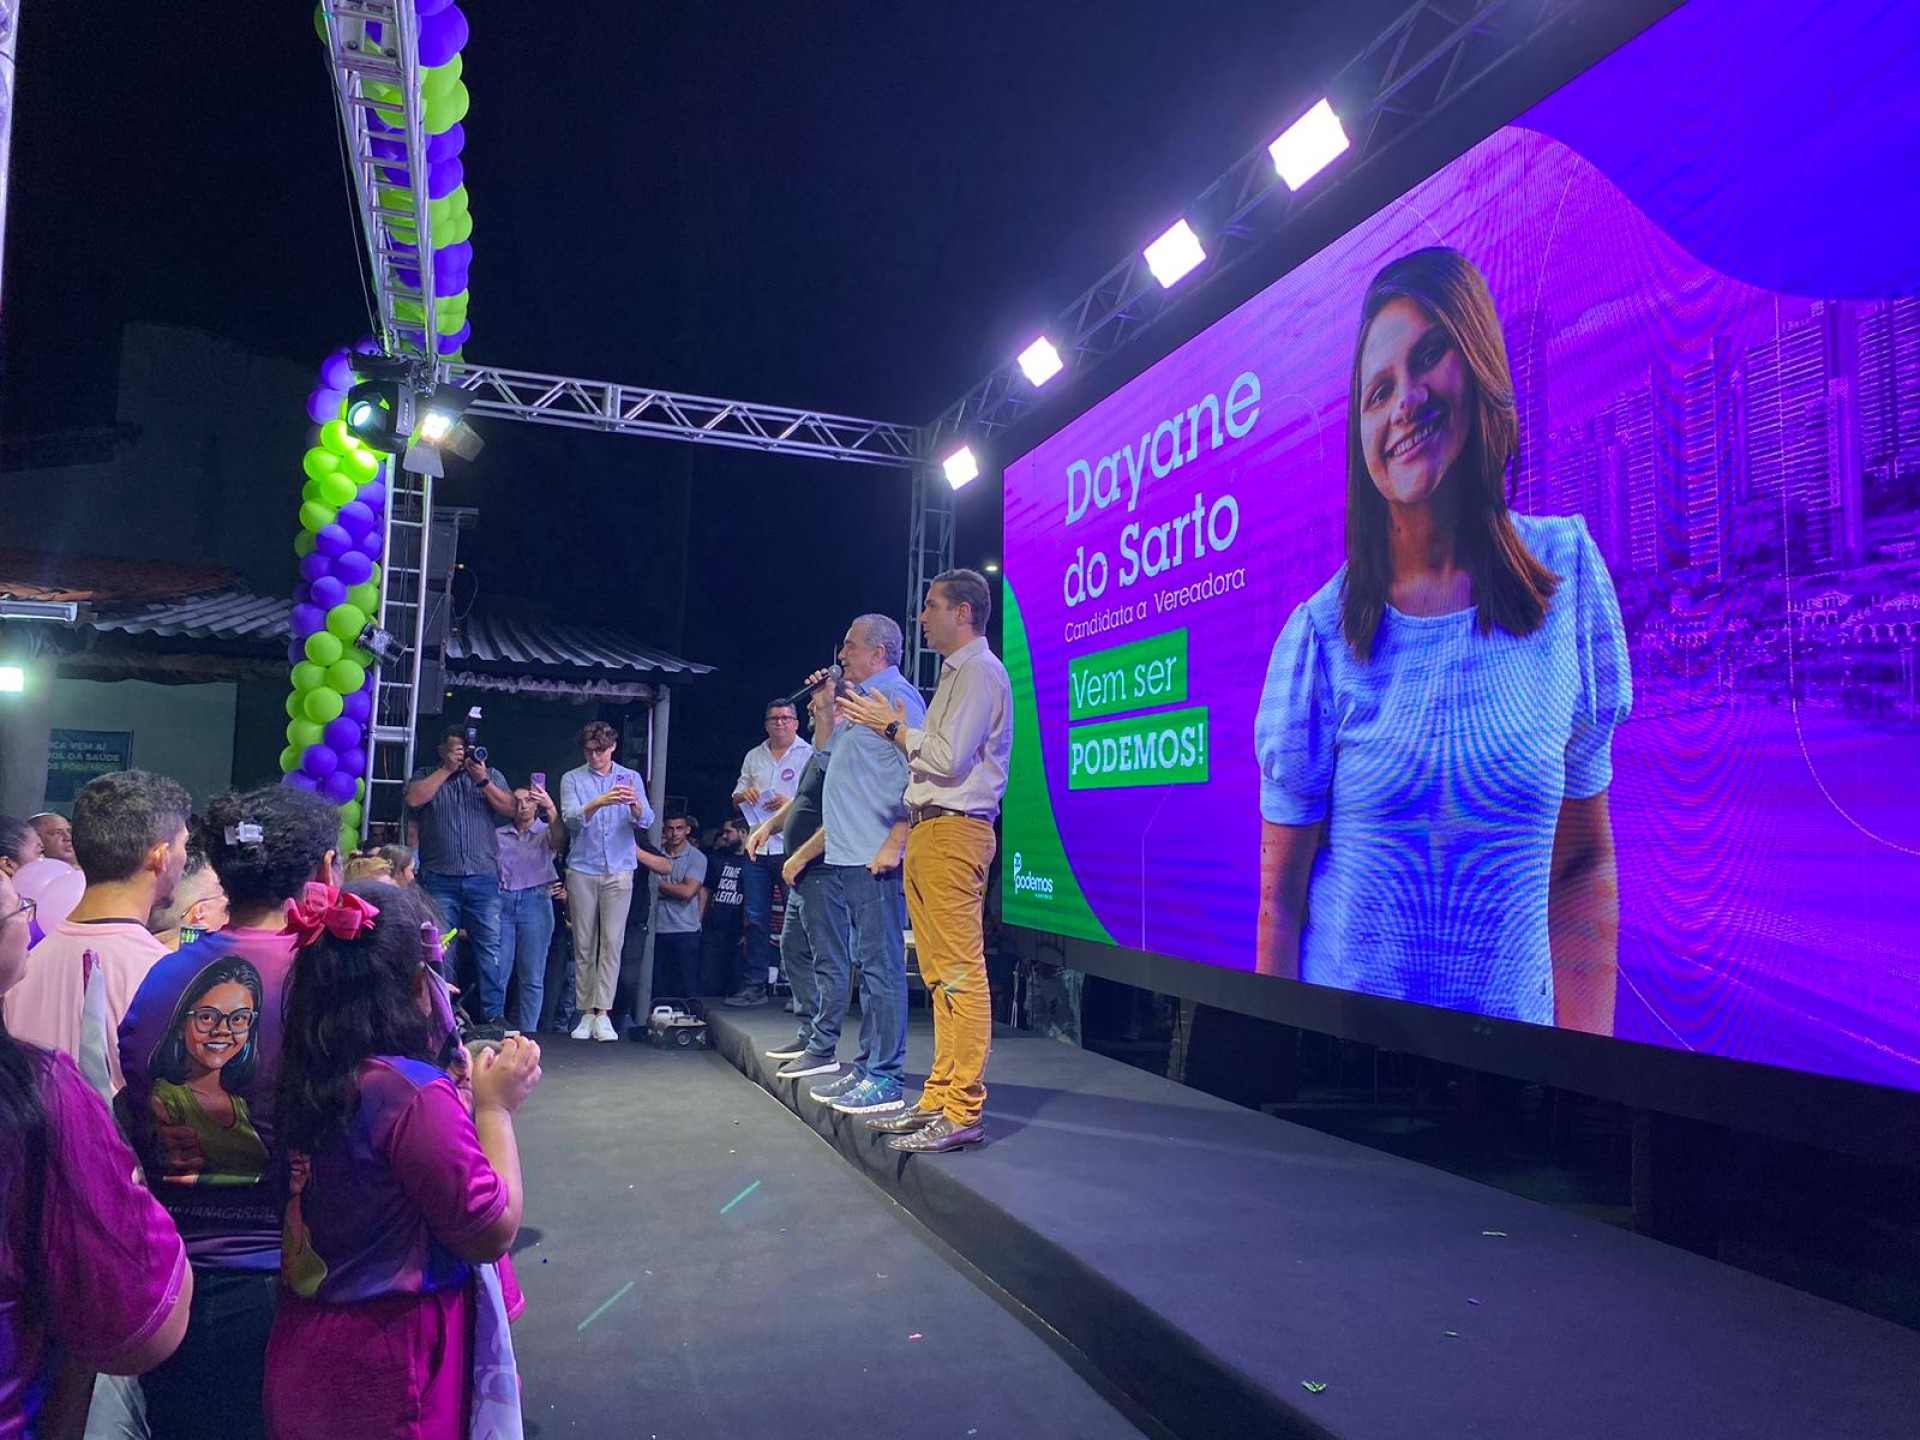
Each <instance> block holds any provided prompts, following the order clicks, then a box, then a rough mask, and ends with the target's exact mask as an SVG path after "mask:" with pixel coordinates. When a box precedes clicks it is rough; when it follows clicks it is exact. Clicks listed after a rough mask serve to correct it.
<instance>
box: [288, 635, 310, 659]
mask: <svg viewBox="0 0 1920 1440" xmlns="http://www.w3.org/2000/svg"><path fill="white" fill-rule="evenodd" d="M306 658H307V651H306V646H305V643H304V639H303V637H302V636H299V635H296V636H294V637H293V639H292V640H290V641H288V642H287V663H288V664H289V665H298V664H299V663H300V662H301V661H302V660H304V659H306Z"/></svg>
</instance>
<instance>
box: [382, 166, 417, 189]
mask: <svg viewBox="0 0 1920 1440" xmlns="http://www.w3.org/2000/svg"><path fill="white" fill-rule="evenodd" d="M380 178H381V179H382V180H384V181H385V182H386V183H387V184H389V185H398V186H400V187H401V188H402V189H403V190H404V189H411V188H412V187H413V178H412V176H411V175H410V174H409V172H408V170H407V167H406V166H404V165H382V166H381V167H380Z"/></svg>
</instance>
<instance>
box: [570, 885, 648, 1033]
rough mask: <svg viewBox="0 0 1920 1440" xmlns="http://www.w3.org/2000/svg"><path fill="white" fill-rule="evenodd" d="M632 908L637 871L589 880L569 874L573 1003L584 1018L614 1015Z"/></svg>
mask: <svg viewBox="0 0 1920 1440" xmlns="http://www.w3.org/2000/svg"><path fill="white" fill-rule="evenodd" d="M632 904H633V871H631V870H623V871H621V872H620V873H619V874H618V875H589V874H587V873H586V872H585V871H584V870H572V869H570V870H568V871H567V916H568V918H569V919H570V920H572V921H573V963H574V974H575V976H576V977H577V981H576V984H577V988H576V990H575V992H574V999H575V1000H576V1001H577V1002H578V1004H579V1007H580V1012H581V1013H582V1014H585V1013H586V1012H588V1011H590V1010H611V1009H612V1008H613V992H614V987H615V986H616V985H617V984H618V983H619V980H620V953H621V950H622V948H623V946H624V944H625V941H626V938H627V911H628V909H629V908H630V907H631V906H632Z"/></svg>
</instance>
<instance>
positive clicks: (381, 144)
mask: <svg viewBox="0 0 1920 1440" xmlns="http://www.w3.org/2000/svg"><path fill="white" fill-rule="evenodd" d="M367 148H368V149H370V150H372V151H373V158H374V159H376V160H404V159H406V158H407V146H406V142H405V141H402V140H374V141H372V142H370V143H369V145H368V147H367Z"/></svg>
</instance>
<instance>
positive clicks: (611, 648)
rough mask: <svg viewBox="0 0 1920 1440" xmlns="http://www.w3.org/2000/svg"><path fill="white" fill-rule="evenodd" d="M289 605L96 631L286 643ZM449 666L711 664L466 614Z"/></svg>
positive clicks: (623, 641) (127, 616) (613, 637)
mask: <svg viewBox="0 0 1920 1440" xmlns="http://www.w3.org/2000/svg"><path fill="white" fill-rule="evenodd" d="M289 608H290V606H289V602H288V601H287V600H285V599H283V598H280V597H278V596H272V595H256V594H253V593H252V592H251V591H247V590H222V591H217V592H215V593H213V594H210V595H198V596H194V597H192V598H190V599H185V600H176V601H170V602H167V603H165V604H157V605H146V606H142V607H141V608H139V609H137V610H127V611H123V612H121V613H117V614H110V615H96V616H95V617H94V619H93V621H92V624H93V627H94V628H95V629H97V630H117V631H121V632H123V633H125V634H129V635H184V636H188V637H191V638H193V639H211V640H269V641H279V642H282V643H284V642H285V640H286V638H287V636H288V634H289V629H288V624H287V611H288V609H289ZM447 660H448V662H449V663H452V662H456V661H458V662H461V663H464V664H467V665H470V666H475V667H480V668H482V669H485V670H491V671H494V672H495V673H499V672H501V671H505V670H510V669H525V668H528V667H537V668H543V669H547V670H565V671H573V672H576V673H578V672H582V671H584V672H587V673H589V674H593V675H595V676H598V677H599V678H602V679H609V680H616V681H617V680H618V679H619V678H620V677H622V676H628V675H632V674H635V673H651V672H665V673H668V674H678V675H707V674H710V673H712V670H713V667H712V666H711V665H700V664H696V663H695V662H693V661H691V660H682V659H681V658H680V657H679V656H677V655H669V654H668V653H667V652H666V651H664V650H656V649H654V648H653V647H652V646H651V645H643V644H641V643H640V642H639V641H638V640H636V639H634V638H633V637H632V636H631V635H627V634H623V633H622V632H620V631H618V630H610V629H607V628H606V627H604V626H599V625H569V624H558V625H548V624H544V623H541V622H539V621H530V620H520V619H509V618H506V617H504V616H500V617H495V616H488V615H469V616H467V617H466V619H464V620H462V621H461V622H460V623H459V624H458V625H457V626H456V627H455V633H454V634H452V635H450V636H449V637H448V638H447Z"/></svg>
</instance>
